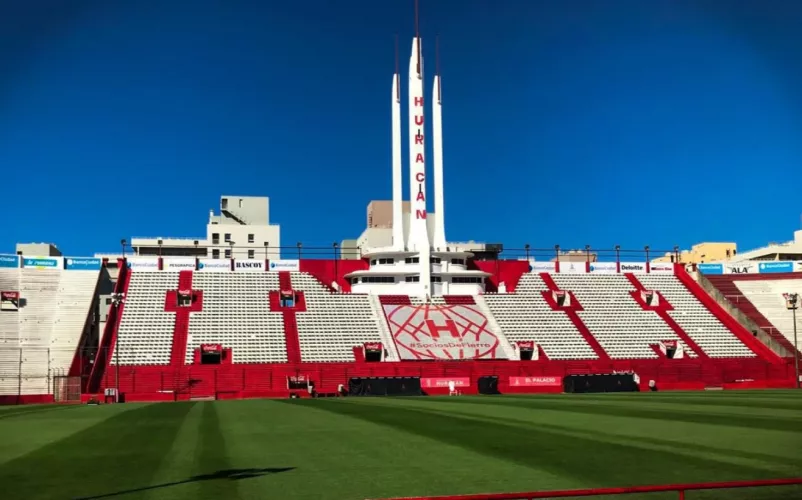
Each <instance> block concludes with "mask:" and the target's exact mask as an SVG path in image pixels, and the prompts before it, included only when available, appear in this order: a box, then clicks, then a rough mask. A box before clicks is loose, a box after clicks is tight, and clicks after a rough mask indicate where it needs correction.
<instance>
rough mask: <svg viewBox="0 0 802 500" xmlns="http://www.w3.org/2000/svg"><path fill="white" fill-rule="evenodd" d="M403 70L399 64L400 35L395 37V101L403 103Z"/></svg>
mask: <svg viewBox="0 0 802 500" xmlns="http://www.w3.org/2000/svg"><path fill="white" fill-rule="evenodd" d="M400 75H401V70H400V66H399V63H398V34H397V33H396V35H395V99H396V101H399V102H401V77H400Z"/></svg>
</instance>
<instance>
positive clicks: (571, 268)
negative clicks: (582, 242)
mask: <svg viewBox="0 0 802 500" xmlns="http://www.w3.org/2000/svg"><path fill="white" fill-rule="evenodd" d="M587 272H588V264H587V262H560V274H585V273H587Z"/></svg>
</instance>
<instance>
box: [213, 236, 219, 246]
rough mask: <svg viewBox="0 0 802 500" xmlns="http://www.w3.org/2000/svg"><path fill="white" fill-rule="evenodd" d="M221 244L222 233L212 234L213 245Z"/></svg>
mask: <svg viewBox="0 0 802 500" xmlns="http://www.w3.org/2000/svg"><path fill="white" fill-rule="evenodd" d="M219 244H220V233H212V245H219Z"/></svg>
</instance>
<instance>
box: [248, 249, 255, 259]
mask: <svg viewBox="0 0 802 500" xmlns="http://www.w3.org/2000/svg"><path fill="white" fill-rule="evenodd" d="M253 252H254V251H253V250H248V258H249V259H252V258H253Z"/></svg>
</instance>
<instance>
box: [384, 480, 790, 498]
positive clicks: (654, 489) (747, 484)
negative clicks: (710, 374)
mask: <svg viewBox="0 0 802 500" xmlns="http://www.w3.org/2000/svg"><path fill="white" fill-rule="evenodd" d="M797 485H802V478H800V477H795V478H788V479H764V480H756V481H729V482H717V483H689V484H662V485H654V486H624V487H619V488H590V489H582V490H555V491H532V492H527V493H497V494H481V495H452V496H436V497H435V496H425V497H404V498H394V499H385V500H534V499H536V498H578V497H595V496H602V495H634V494H643V493H666V492H675V493H677V494H678V497H677V498H679V500H685V493H686V492H688V491H699V490H725V489H726V490H729V489H739V488H765V487H769V486H775V487H777V486H797ZM788 498H794V497H788Z"/></svg>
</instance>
